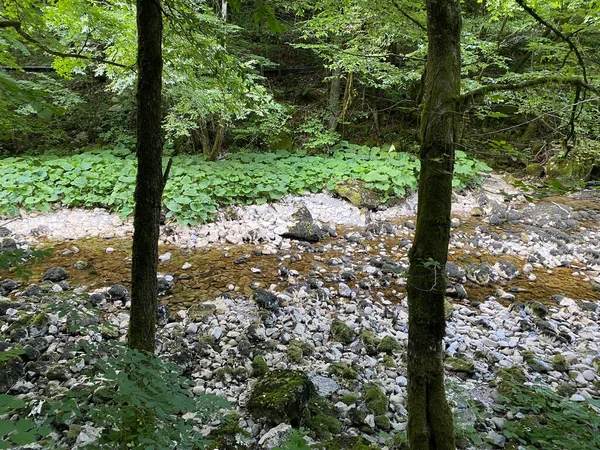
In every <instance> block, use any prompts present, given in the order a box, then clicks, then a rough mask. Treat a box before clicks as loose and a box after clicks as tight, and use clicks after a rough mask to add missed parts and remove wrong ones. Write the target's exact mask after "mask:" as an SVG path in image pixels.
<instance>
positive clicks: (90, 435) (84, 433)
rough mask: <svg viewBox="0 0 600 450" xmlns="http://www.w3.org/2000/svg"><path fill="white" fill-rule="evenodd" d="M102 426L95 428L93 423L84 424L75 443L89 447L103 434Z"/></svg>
mask: <svg viewBox="0 0 600 450" xmlns="http://www.w3.org/2000/svg"><path fill="white" fill-rule="evenodd" d="M102 430H103V429H102V428H95V427H93V426H91V425H83V426H82V427H81V431H80V432H79V435H78V436H77V440H76V441H75V444H76V445H77V446H78V447H88V446H90V445H94V444H95V443H96V442H98V439H100V436H101V435H102Z"/></svg>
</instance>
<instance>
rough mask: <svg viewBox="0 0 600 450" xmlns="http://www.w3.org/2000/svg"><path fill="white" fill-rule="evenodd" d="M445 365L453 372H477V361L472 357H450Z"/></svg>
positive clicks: (468, 373) (471, 373)
mask: <svg viewBox="0 0 600 450" xmlns="http://www.w3.org/2000/svg"><path fill="white" fill-rule="evenodd" d="M444 367H446V369H448V370H451V371H452V372H462V373H466V374H467V375H473V374H474V373H475V363H474V362H473V360H471V359H465V358H452V357H449V358H446V360H445V361H444Z"/></svg>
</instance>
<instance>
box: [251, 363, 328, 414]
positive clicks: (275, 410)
mask: <svg viewBox="0 0 600 450" xmlns="http://www.w3.org/2000/svg"><path fill="white" fill-rule="evenodd" d="M315 393H316V389H315V386H314V385H313V383H312V382H311V381H310V379H309V378H308V376H306V375H304V374H302V373H300V372H296V371H292V370H275V371H272V372H269V373H268V374H266V375H265V376H264V377H262V378H261V379H259V380H258V382H257V383H256V385H255V386H254V389H252V392H251V394H250V398H249V400H248V403H247V405H246V407H247V409H248V411H249V412H250V414H251V415H252V417H253V418H255V419H261V418H264V419H266V420H267V421H268V422H270V423H277V424H279V423H291V424H292V425H297V424H299V422H300V420H302V417H303V413H304V409H305V408H306V405H307V404H308V402H309V400H310V399H311V397H313V396H314V395H315Z"/></svg>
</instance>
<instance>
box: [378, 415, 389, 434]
mask: <svg viewBox="0 0 600 450" xmlns="http://www.w3.org/2000/svg"><path fill="white" fill-rule="evenodd" d="M375 426H376V427H377V428H379V429H380V430H383V431H389V430H391V429H392V422H390V419H389V418H388V416H386V415H385V414H381V415H379V416H375Z"/></svg>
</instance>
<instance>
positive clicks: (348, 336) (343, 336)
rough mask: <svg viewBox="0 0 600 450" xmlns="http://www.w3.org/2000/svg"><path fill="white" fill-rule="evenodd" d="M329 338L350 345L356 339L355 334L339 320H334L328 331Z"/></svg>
mask: <svg viewBox="0 0 600 450" xmlns="http://www.w3.org/2000/svg"><path fill="white" fill-rule="evenodd" d="M329 334H330V335H331V338H332V339H334V340H336V341H338V342H341V343H342V344H350V343H351V342H352V341H354V339H355V338H356V332H355V331H354V330H353V329H352V327H350V326H349V325H346V324H345V323H344V322H342V321H341V320H338V319H335V320H334V321H333V322H332V323H331V329H330V331H329Z"/></svg>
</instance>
